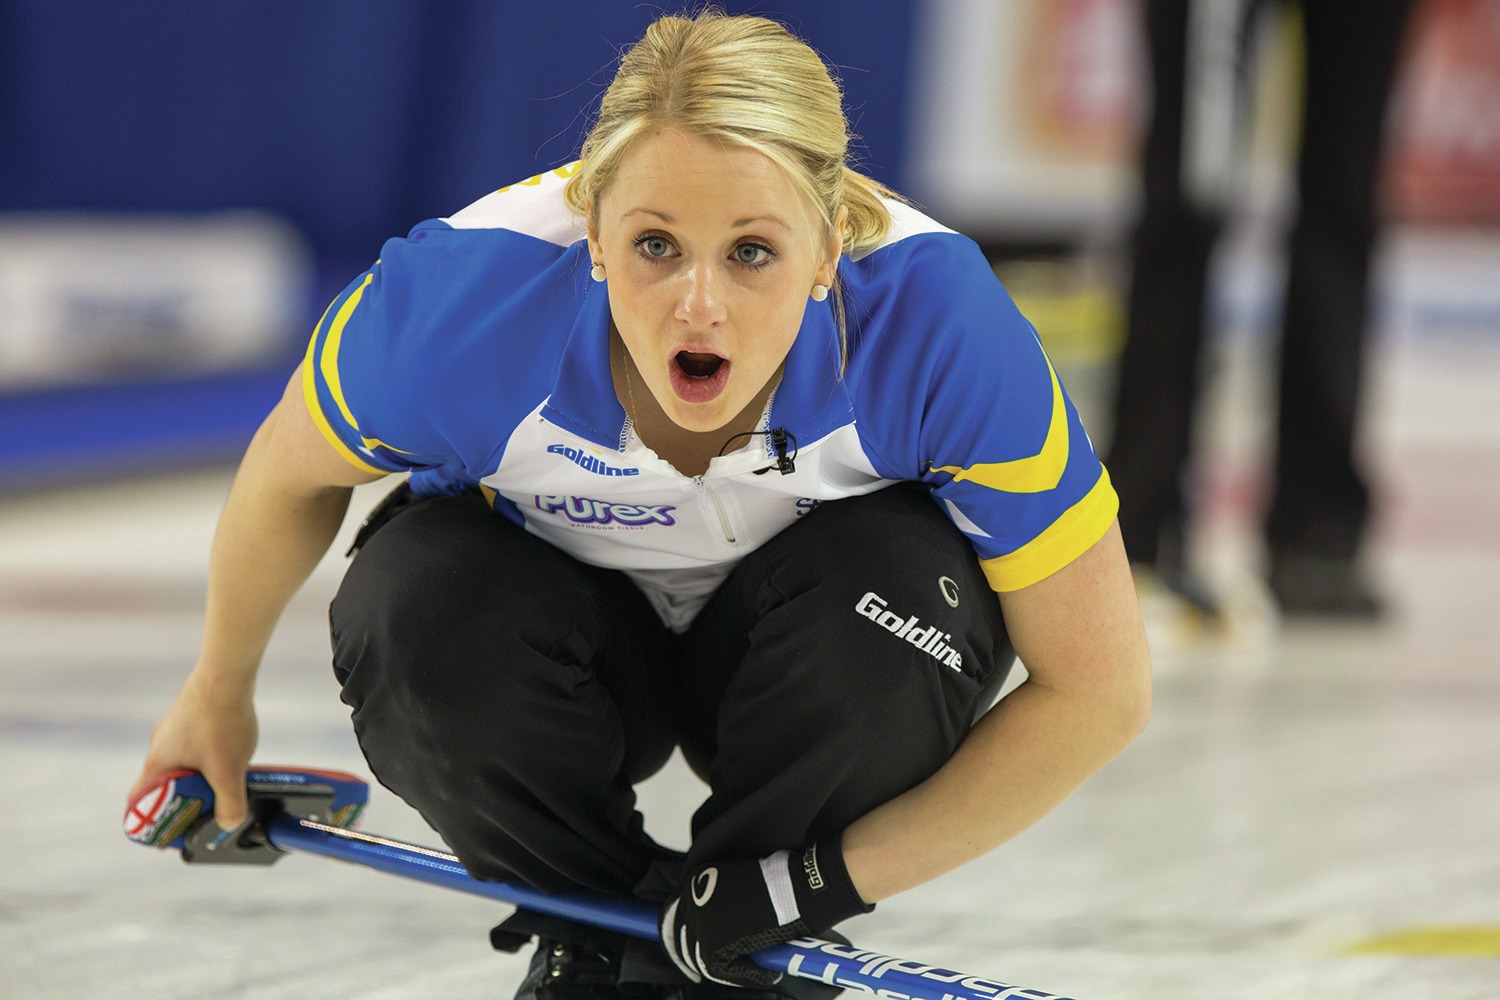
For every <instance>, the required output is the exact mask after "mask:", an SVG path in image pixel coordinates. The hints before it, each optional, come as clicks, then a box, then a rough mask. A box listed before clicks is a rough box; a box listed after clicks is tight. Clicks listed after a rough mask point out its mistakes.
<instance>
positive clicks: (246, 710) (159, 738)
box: [126, 666, 260, 830]
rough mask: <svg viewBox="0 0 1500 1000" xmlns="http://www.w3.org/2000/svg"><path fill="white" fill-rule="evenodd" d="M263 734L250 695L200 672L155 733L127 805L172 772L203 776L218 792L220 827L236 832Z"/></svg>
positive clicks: (216, 814) (186, 685) (179, 694)
mask: <svg viewBox="0 0 1500 1000" xmlns="http://www.w3.org/2000/svg"><path fill="white" fill-rule="evenodd" d="M259 733H260V728H259V725H258V723H257V722H256V718H255V705H254V703H253V701H252V699H251V693H250V691H249V690H246V689H245V688H244V686H243V685H240V684H235V683H232V682H231V683H224V682H222V681H221V680H217V679H216V678H214V676H213V675H212V674H211V673H210V672H209V671H207V670H204V669H203V668H202V667H201V666H200V667H199V668H197V669H195V670H194V671H193V672H192V673H191V674H189V675H188V679H187V680H186V681H185V682H184V683H183V685H182V688H181V690H179V691H178V692H177V697H176V698H174V699H173V700H172V704H171V705H170V706H168V708H167V711H166V713H165V714H164V715H162V717H161V719H160V720H159V721H158V722H157V723H156V727H155V728H154V729H152V730H151V742H150V745H149V747H148V749H147V751H146V760H145V763H144V765H143V766H142V768H141V773H140V776H139V777H138V778H136V780H135V784H134V785H132V786H131V789H130V795H129V797H128V798H127V800H126V801H127V804H128V803H131V802H135V801H136V800H137V799H138V798H139V797H140V796H141V794H142V793H143V792H145V791H146V789H148V788H150V787H151V786H152V785H154V784H156V783H157V782H158V781H160V780H161V777H162V775H164V774H166V773H167V772H168V771H172V770H175V769H177V768H189V769H191V770H194V771H199V772H201V773H202V774H203V777H204V778H205V779H207V781H208V783H209V785H210V786H211V787H212V788H213V790H214V819H215V821H216V822H217V823H218V824H219V826H220V827H221V828H222V829H225V830H232V829H234V828H235V827H237V826H239V825H240V824H241V823H243V822H244V821H245V819H246V812H247V809H248V807H247V805H246V799H245V771H246V769H247V767H248V766H249V764H250V757H251V755H253V754H254V753H255V744H256V742H257V740H258V739H259Z"/></svg>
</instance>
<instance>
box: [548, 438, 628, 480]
mask: <svg viewBox="0 0 1500 1000" xmlns="http://www.w3.org/2000/svg"><path fill="white" fill-rule="evenodd" d="M547 453H548V454H550V455H561V456H562V457H563V458H566V459H567V460H568V461H570V462H572V463H573V464H574V465H576V466H578V467H579V468H580V469H584V470H586V471H588V472H593V473H596V474H598V475H601V476H639V475H640V474H641V470H640V469H636V468H631V467H621V466H617V465H609V464H607V463H606V462H605V461H604V460H603V459H601V458H599V457H598V456H597V455H590V454H589V453H588V452H586V451H581V450H579V449H578V448H573V447H570V446H568V445H565V444H553V445H548V446H547Z"/></svg>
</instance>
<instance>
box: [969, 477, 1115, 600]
mask: <svg viewBox="0 0 1500 1000" xmlns="http://www.w3.org/2000/svg"><path fill="white" fill-rule="evenodd" d="M1119 510H1120V498H1119V497H1118V496H1116V495H1115V488H1114V486H1112V485H1111V484H1110V481H1109V472H1108V471H1107V470H1105V469H1103V468H1101V469H1100V470H1099V481H1098V482H1096V483H1094V486H1093V488H1092V489H1090V490H1089V491H1088V493H1086V494H1084V497H1083V499H1082V500H1079V501H1078V502H1077V503H1075V504H1074V505H1073V506H1071V507H1069V508H1068V509H1067V510H1065V511H1063V513H1062V516H1061V517H1059V518H1058V519H1057V520H1056V521H1053V522H1052V523H1051V524H1050V525H1048V526H1047V529H1046V530H1045V531H1043V532H1042V533H1041V534H1040V535H1038V536H1036V537H1035V538H1033V539H1032V540H1031V541H1029V542H1027V543H1026V544H1025V545H1023V546H1021V547H1020V548H1019V549H1016V551H1014V552H1011V553H1008V554H1006V555H1003V556H996V557H995V558H993V559H982V560H980V563H979V565H980V567H981V568H982V569H983V570H984V575H985V577H986V578H987V579H988V580H989V581H990V586H991V587H993V588H994V589H995V590H997V591H1000V592H1002V593H1003V592H1005V591H1008V590H1020V589H1021V588H1022V587H1029V586H1031V585H1032V584H1033V583H1036V582H1037V581H1039V580H1045V579H1046V578H1047V577H1049V576H1051V575H1052V574H1053V573H1056V572H1057V571H1058V570H1060V569H1062V568H1063V567H1064V566H1066V565H1067V564H1068V563H1070V562H1072V561H1073V560H1074V559H1076V558H1078V557H1079V556H1080V555H1082V554H1083V552H1084V550H1086V549H1087V548H1088V547H1089V546H1090V545H1093V544H1094V543H1095V542H1097V541H1098V540H1099V539H1100V538H1103V537H1104V532H1105V531H1107V530H1109V526H1110V524H1111V523H1112V522H1113V521H1114V519H1115V515H1116V514H1117V513H1119Z"/></svg>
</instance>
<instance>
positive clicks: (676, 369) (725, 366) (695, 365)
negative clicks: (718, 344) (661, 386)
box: [667, 351, 733, 403]
mask: <svg viewBox="0 0 1500 1000" xmlns="http://www.w3.org/2000/svg"><path fill="white" fill-rule="evenodd" d="M732 367H733V364H732V363H731V362H730V361H729V359H728V358H725V357H722V356H720V355H718V354H714V353H713V352H711V351H678V352H677V353H676V354H675V355H673V356H672V360H671V362H670V363H669V364H668V365H667V369H668V373H669V375H670V378H671V382H672V391H673V392H675V393H677V396H678V398H679V399H681V400H683V401H684V402H688V403H707V402H710V401H712V400H714V399H717V398H718V397H719V394H720V393H722V392H723V391H724V387H725V386H726V385H728V384H729V371H730V369H731V368H732Z"/></svg>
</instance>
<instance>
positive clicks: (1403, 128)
mask: <svg viewBox="0 0 1500 1000" xmlns="http://www.w3.org/2000/svg"><path fill="white" fill-rule="evenodd" d="M1389 157H1390V158H1389V161H1388V164H1387V174H1386V180H1387V195H1388V196H1389V201H1388V204H1389V207H1390V209H1391V211H1392V212H1393V213H1394V214H1395V215H1396V216H1397V217H1398V218H1401V219H1404V220H1407V221H1410V222H1419V223H1490V224H1493V223H1497V222H1500V0H1424V2H1423V3H1421V4H1420V5H1419V7H1418V9H1417V14H1416V17H1415V19H1414V21H1413V23H1412V31H1411V35H1410V38H1409V44H1408V50H1407V63H1406V66H1405V70H1404V73H1403V75H1402V82H1401V86H1400V89H1399V91H1398V93H1397V98H1396V106H1395V109H1394V115H1393V120H1392V136H1391V148H1390V151H1389Z"/></svg>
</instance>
